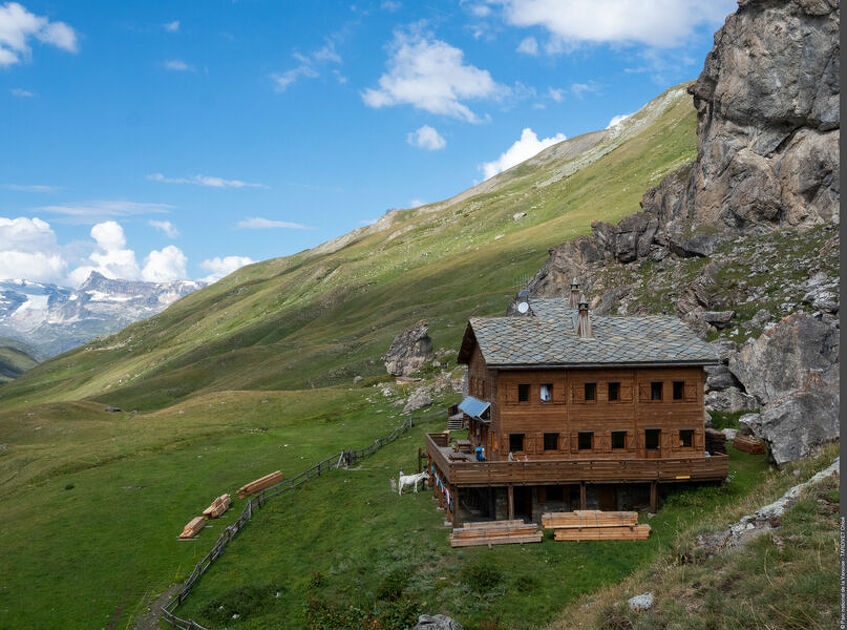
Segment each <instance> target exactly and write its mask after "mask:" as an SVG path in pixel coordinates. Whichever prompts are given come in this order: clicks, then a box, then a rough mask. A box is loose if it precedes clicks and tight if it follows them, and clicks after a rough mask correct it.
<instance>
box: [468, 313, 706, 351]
mask: <svg viewBox="0 0 847 630" xmlns="http://www.w3.org/2000/svg"><path fill="white" fill-rule="evenodd" d="M530 308H531V309H532V313H533V315H524V316H521V315H514V316H509V317H474V318H471V320H470V323H469V328H468V332H466V333H465V337H466V341H467V340H468V339H467V338H468V335H473V337H475V338H476V342H477V343H478V344H479V347H480V350H481V351H482V355H483V357H484V358H485V362H486V364H487V365H488V366H490V367H496V366H522V365H610V364H693V365H704V364H710V363H717V362H718V357H717V355H716V353H715V351H714V350H713V349H712V347H711V346H710V345H709V344H707V343H705V342H703V341H701V340H700V339H699V338H697V336H696V335H695V334H694V333H693V332H691V330H689V329H688V327H687V326H686V325H685V324H684V323H682V321H680V320H679V319H677V318H676V317H668V316H664V315H642V316H618V317H603V316H597V315H591V327H592V329H593V333H594V337H593V338H591V339H583V338H580V337H578V336H577V334H576V318H577V311H576V309H572V308H570V307H569V306H568V301H567V300H566V299H560V298H555V299H533V300H532V301H531V302H530ZM465 346H466V344H465V343H463V348H464V347H465Z"/></svg>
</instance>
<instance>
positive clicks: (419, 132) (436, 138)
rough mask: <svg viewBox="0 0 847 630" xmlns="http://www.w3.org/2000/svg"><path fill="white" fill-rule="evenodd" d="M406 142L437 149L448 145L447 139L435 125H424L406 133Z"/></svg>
mask: <svg viewBox="0 0 847 630" xmlns="http://www.w3.org/2000/svg"><path fill="white" fill-rule="evenodd" d="M406 142H408V143H409V144H411V145H412V146H413V147H418V148H420V149H427V150H429V151H437V150H438V149H443V148H444V147H446V146H447V141H446V140H445V139H444V137H443V136H442V135H441V134H440V133H438V131H436V129H435V128H434V127H430V126H429V125H424V126H423V127H420V128H419V129H416V130H415V131H412V132H410V133H409V134H408V135H406Z"/></svg>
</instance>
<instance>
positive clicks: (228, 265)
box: [200, 256, 253, 283]
mask: <svg viewBox="0 0 847 630" xmlns="http://www.w3.org/2000/svg"><path fill="white" fill-rule="evenodd" d="M251 263H253V260H252V259H251V258H248V257H247V256H224V257H223V258H220V257H218V256H215V257H214V258H209V259H207V260H204V261H203V262H201V263H200V267H201V268H202V269H205V270H206V271H211V272H212V273H210V274H209V275H208V276H206V277H205V278H203V281H204V282H209V283H212V282H216V281H217V280H220V279H221V278H223V277H224V276H228V275H229V274H231V273H232V272H233V271H235V270H236V269H240V268H241V267H243V266H244V265H249V264H251Z"/></svg>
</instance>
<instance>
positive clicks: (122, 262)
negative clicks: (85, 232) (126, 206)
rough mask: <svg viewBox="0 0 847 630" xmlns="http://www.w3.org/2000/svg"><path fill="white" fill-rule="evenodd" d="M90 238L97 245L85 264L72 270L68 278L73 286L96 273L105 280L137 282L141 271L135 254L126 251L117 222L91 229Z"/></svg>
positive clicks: (122, 231)
mask: <svg viewBox="0 0 847 630" xmlns="http://www.w3.org/2000/svg"><path fill="white" fill-rule="evenodd" d="M91 238H93V239H94V241H95V243H96V244H97V245H96V247H95V249H94V251H93V252H91V255H90V256H89V257H88V260H87V261H86V262H85V264H83V265H80V266H79V267H77V268H76V269H74V270H73V271H72V272H71V273H70V275H69V276H68V277H69V279H70V281H71V282H72V283H73V284H76V285H79V284H82V283H83V282H85V280H86V278H88V276H89V275H91V272H92V271H96V272H98V273H100V274H102V275H104V276H106V277H107V278H123V279H126V280H138V279H139V278H140V276H141V269H140V268H139V266H138V261H137V260H136V259H135V252H134V251H133V250H131V249H126V235H125V234H124V229H123V227H121V225H120V223H118V222H117V221H104V222H103V223H97V224H96V225H94V226H93V227H92V228H91Z"/></svg>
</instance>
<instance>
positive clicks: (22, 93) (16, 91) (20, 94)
mask: <svg viewBox="0 0 847 630" xmlns="http://www.w3.org/2000/svg"><path fill="white" fill-rule="evenodd" d="M9 92H10V93H11V94H12V96H15V97H17V98H33V97H34V96H35V92H30V91H29V90H25V89H23V88H12V89H11V90H9Z"/></svg>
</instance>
